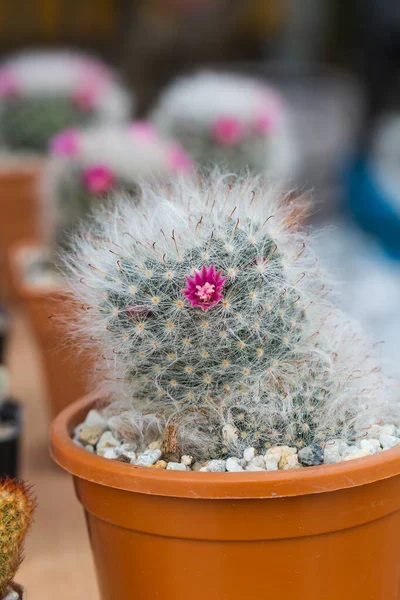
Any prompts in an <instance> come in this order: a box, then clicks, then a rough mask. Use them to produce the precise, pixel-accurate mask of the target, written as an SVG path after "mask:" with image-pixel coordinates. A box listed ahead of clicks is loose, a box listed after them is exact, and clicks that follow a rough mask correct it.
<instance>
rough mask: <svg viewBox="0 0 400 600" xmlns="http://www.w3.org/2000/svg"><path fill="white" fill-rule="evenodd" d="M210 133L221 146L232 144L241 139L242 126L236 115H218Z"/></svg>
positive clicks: (242, 133)
mask: <svg viewBox="0 0 400 600" xmlns="http://www.w3.org/2000/svg"><path fill="white" fill-rule="evenodd" d="M211 134H212V136H213V138H214V139H215V141H216V142H218V144H221V146H234V145H235V144H238V143H239V142H240V141H241V140H242V138H243V135H244V127H243V124H242V123H241V122H240V121H239V119H237V118H236V117H229V116H226V117H218V118H217V119H216V120H215V121H214V124H213V126H212V129H211Z"/></svg>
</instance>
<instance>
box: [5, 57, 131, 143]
mask: <svg viewBox="0 0 400 600" xmlns="http://www.w3.org/2000/svg"><path fill="white" fill-rule="evenodd" d="M130 104H131V103H130V100H129V98H128V95H127V93H126V92H125V91H124V90H123V88H122V87H121V86H120V84H119V83H118V81H117V80H116V78H115V76H114V74H113V73H112V72H111V71H110V70H109V69H108V68H107V67H105V66H104V65H102V64H101V63H99V62H97V61H96V60H94V59H92V58H89V57H87V56H84V55H79V54H74V53H68V52H30V53H29V52H26V53H22V54H19V55H15V56H11V57H10V58H9V59H6V60H5V61H4V62H3V63H2V65H1V66H0V142H1V144H2V145H3V146H4V147H5V149H6V150H9V151H14V152H39V153H42V152H45V151H46V150H47V145H48V142H49V140H50V138H52V137H53V136H54V135H55V134H56V133H57V132H58V131H60V130H61V129H64V128H66V127H73V126H77V127H79V126H87V125H91V124H96V123H99V122H100V123H101V122H114V121H117V122H121V121H124V120H125V119H126V118H127V117H128V116H129V112H130Z"/></svg>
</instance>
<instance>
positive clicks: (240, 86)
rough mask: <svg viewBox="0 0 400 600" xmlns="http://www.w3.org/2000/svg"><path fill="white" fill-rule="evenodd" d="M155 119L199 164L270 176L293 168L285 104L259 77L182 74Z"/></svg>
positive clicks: (284, 174) (274, 177)
mask: <svg viewBox="0 0 400 600" xmlns="http://www.w3.org/2000/svg"><path fill="white" fill-rule="evenodd" d="M153 120H154V122H155V123H156V124H157V126H158V127H159V128H160V130H161V131H163V132H164V133H165V134H166V135H170V136H172V137H174V138H175V139H177V140H179V141H180V142H181V143H182V145H183V146H184V147H185V148H186V149H187V150H188V151H189V152H190V154H191V155H192V156H193V157H194V158H195V159H196V160H197V161H198V163H199V164H200V165H214V164H218V165H221V166H222V167H224V168H227V169H231V170H232V171H233V172H236V173H237V172H240V171H243V170H245V169H246V168H249V169H250V170H251V171H253V172H255V173H257V174H262V175H263V176H265V177H266V178H267V179H271V180H280V179H282V178H283V179H288V178H290V177H291V176H292V175H293V173H294V168H295V156H296V153H295V149H294V148H293V143H294V142H293V139H292V135H291V132H290V124H289V113H288V110H287V107H286V106H285V103H284V100H283V98H281V97H280V96H279V94H278V93H277V92H276V91H274V90H273V89H271V88H270V87H268V86H266V85H264V84H263V83H262V82H260V81H258V80H256V79H251V78H246V77H242V76H238V75H230V74H227V73H217V72H211V71H210V72H207V71H205V72H199V73H197V74H195V75H192V76H189V77H184V78H180V79H178V80H177V81H175V82H174V83H172V85H171V86H170V87H169V88H167V90H166V91H165V92H164V93H163V94H162V96H161V99H160V101H159V103H158V105H157V107H156V109H155V111H154V113H153Z"/></svg>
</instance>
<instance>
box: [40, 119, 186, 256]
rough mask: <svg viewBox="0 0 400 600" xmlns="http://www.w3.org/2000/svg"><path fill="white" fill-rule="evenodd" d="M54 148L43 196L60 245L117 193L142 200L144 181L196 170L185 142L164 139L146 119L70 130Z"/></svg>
mask: <svg viewBox="0 0 400 600" xmlns="http://www.w3.org/2000/svg"><path fill="white" fill-rule="evenodd" d="M50 151H51V156H50V160H49V163H48V166H47V168H46V169H45V171H44V173H43V181H42V195H43V197H44V199H45V210H46V216H47V217H48V216H49V215H50V218H51V220H52V222H51V223H50V225H49V227H48V230H49V231H52V232H53V233H54V239H53V242H54V244H55V246H56V247H57V248H58V249H60V248H65V247H66V246H68V239H69V236H70V234H71V231H73V230H74V229H76V227H77V225H78V223H79V222H80V221H81V219H83V218H84V217H86V216H87V215H88V214H89V213H90V212H91V210H92V209H93V208H95V207H96V205H97V204H98V203H99V202H100V201H101V200H103V201H104V200H105V199H106V198H107V196H108V195H110V194H111V192H115V191H117V192H127V193H129V194H130V195H131V197H132V200H133V201H134V202H137V201H138V200H139V195H140V192H139V187H138V184H139V183H141V182H143V181H145V180H146V179H152V178H159V179H160V180H165V179H166V178H168V177H169V176H174V175H178V174H184V173H188V172H190V171H191V169H192V161H191V159H190V157H189V156H188V155H187V153H186V152H185V151H184V150H183V149H182V148H181V147H180V146H179V144H177V143H175V142H171V141H169V140H167V139H164V138H162V137H161V136H160V135H159V134H158V133H157V131H156V130H155V129H154V127H153V126H152V125H151V123H148V122H146V121H136V122H132V123H129V124H124V125H113V126H102V127H98V128H93V129H87V130H82V131H79V130H75V129H68V130H65V131H62V132H60V133H59V134H58V135H57V136H56V137H55V138H53V140H52V141H51V143H50Z"/></svg>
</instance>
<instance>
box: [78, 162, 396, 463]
mask: <svg viewBox="0 0 400 600" xmlns="http://www.w3.org/2000/svg"><path fill="white" fill-rule="evenodd" d="M306 209H307V207H306V205H305V204H304V201H303V200H302V199H301V198H296V197H295V196H294V195H293V194H289V195H287V196H279V195H276V194H274V192H273V191H271V190H269V189H268V188H265V187H263V186H262V184H260V183H259V182H258V181H257V180H253V179H251V178H244V179H243V180H238V181H236V182H230V181H229V179H227V178H226V177H225V180H224V177H221V176H220V175H218V174H214V175H213V176H211V178H210V180H201V181H200V182H199V183H197V184H195V183H187V184H184V183H182V184H179V183H171V185H170V186H168V187H156V188H155V189H154V188H147V189H144V190H143V202H142V207H141V208H140V209H137V208H135V207H134V206H133V205H132V203H129V202H128V201H123V200H122V199H121V201H120V204H119V205H118V203H117V207H116V208H115V209H114V210H113V211H111V212H107V213H100V214H99V215H98V217H97V218H96V219H95V221H94V223H93V225H92V227H91V228H90V229H89V230H88V231H85V232H84V235H83V236H81V237H80V238H78V239H77V240H76V243H75V247H74V249H75V253H74V255H73V258H72V259H71V260H70V261H69V262H68V266H69V271H70V273H71V274H72V278H71V282H72V285H73V289H74V295H75V298H76V300H77V301H79V302H80V303H82V307H83V311H82V320H81V321H80V322H79V323H78V325H77V327H78V328H79V330H80V331H81V332H82V333H83V334H84V335H85V338H86V339H89V338H91V339H92V340H93V342H94V343H96V345H97V346H99V347H100V348H101V350H102V352H100V353H99V354H100V355H102V358H101V360H100V363H99V369H100V371H101V370H103V372H104V373H105V389H110V390H111V392H113V394H114V400H113V402H112V403H111V406H110V409H109V410H110V413H111V414H113V415H114V417H113V422H114V424H115V426H116V427H117V428H118V430H119V431H125V432H126V436H127V438H130V439H131V438H132V437H135V436H136V437H137V436H139V437H141V438H144V437H146V436H147V437H148V433H149V431H152V432H154V435H155V436H156V432H157V431H158V432H160V431H161V432H162V431H164V429H165V427H166V426H167V425H169V424H175V425H176V428H177V435H178V441H179V444H180V449H181V450H182V451H183V452H185V453H186V452H189V453H191V454H193V455H194V456H196V457H198V458H204V457H213V458H216V457H218V456H223V455H224V454H225V453H226V452H227V451H229V452H232V451H237V452H242V451H243V449H244V448H245V447H246V446H254V447H255V448H256V449H257V450H260V451H261V449H263V448H265V447H268V446H269V445H276V444H277V445H280V444H290V445H295V446H297V447H301V446H303V445H309V444H312V443H316V442H318V443H321V442H325V441H327V440H330V439H333V438H337V437H342V438H344V439H348V440H349V441H350V440H354V439H355V438H356V437H360V436H362V435H364V433H365V429H364V428H365V427H368V426H369V425H370V424H371V423H372V422H374V421H376V420H378V419H379V418H381V417H382V418H384V416H385V414H387V412H386V411H389V410H392V409H393V407H395V408H394V410H397V411H398V410H399V409H398V405H395V404H394V403H391V399H392V398H393V392H390V386H387V385H386V380H385V379H384V377H383V376H382V374H381V373H380V371H379V368H378V367H377V365H376V363H375V362H374V360H375V359H374V358H373V352H372V351H371V352H370V351H369V349H368V347H367V345H366V343H365V341H364V339H363V337H362V335H361V334H359V333H358V332H357V329H356V328H355V327H354V326H353V325H352V324H351V323H350V322H349V321H348V320H347V318H346V317H345V316H344V315H342V314H341V313H340V311H338V310H336V309H335V308H334V307H333V306H332V305H331V304H330V303H329V301H328V300H327V298H326V295H327V291H328V287H327V282H326V279H325V276H324V274H323V273H322V271H321V268H320V265H319V263H318V261H317V260H316V259H315V256H314V255H313V253H312V251H311V249H310V246H311V245H312V238H311V237H310V236H309V232H303V231H301V230H300V229H299V228H300V222H301V218H302V215H303V214H304V212H305V211H306Z"/></svg>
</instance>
